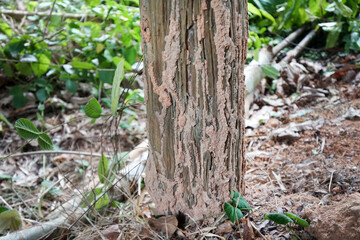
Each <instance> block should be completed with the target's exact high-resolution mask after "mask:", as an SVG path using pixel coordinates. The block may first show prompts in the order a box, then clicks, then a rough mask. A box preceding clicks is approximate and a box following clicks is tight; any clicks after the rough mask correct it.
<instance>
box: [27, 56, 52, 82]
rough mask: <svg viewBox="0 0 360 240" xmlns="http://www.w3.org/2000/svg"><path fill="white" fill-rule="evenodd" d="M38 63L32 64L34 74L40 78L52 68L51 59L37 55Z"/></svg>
mask: <svg viewBox="0 0 360 240" xmlns="http://www.w3.org/2000/svg"><path fill="white" fill-rule="evenodd" d="M36 57H37V58H38V62H36V63H31V68H32V70H33V72H34V73H35V74H36V75H37V76H38V77H40V76H42V75H44V74H45V73H46V72H47V70H48V69H49V67H50V59H49V58H48V57H47V56H46V55H45V54H42V53H40V54H37V55H36Z"/></svg>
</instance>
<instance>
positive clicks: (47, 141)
mask: <svg viewBox="0 0 360 240" xmlns="http://www.w3.org/2000/svg"><path fill="white" fill-rule="evenodd" d="M37 141H38V143H39V146H40V147H41V149H43V150H53V148H54V145H53V143H52V141H51V138H50V137H49V135H47V134H46V133H41V134H40V135H39V138H38V140H37Z"/></svg>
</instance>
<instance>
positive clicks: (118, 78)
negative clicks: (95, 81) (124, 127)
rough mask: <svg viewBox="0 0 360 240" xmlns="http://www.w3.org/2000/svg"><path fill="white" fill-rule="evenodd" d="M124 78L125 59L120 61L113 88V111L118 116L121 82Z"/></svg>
mask: <svg viewBox="0 0 360 240" xmlns="http://www.w3.org/2000/svg"><path fill="white" fill-rule="evenodd" d="M123 78H124V61H120V62H119V64H118V65H117V67H116V70H115V76H114V80H113V85H112V89H111V112H112V114H113V116H116V112H117V107H118V104H119V98H120V90H121V89H120V83H121V81H122V80H123Z"/></svg>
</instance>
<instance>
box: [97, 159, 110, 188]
mask: <svg viewBox="0 0 360 240" xmlns="http://www.w3.org/2000/svg"><path fill="white" fill-rule="evenodd" d="M108 166H109V161H108V160H107V158H106V157H105V156H104V154H101V157H100V161H99V166H98V176H99V179H100V182H101V183H105V182H106V179H107V177H108V176H107V175H108Z"/></svg>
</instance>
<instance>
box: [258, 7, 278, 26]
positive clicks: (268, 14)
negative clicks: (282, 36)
mask: <svg viewBox="0 0 360 240" xmlns="http://www.w3.org/2000/svg"><path fill="white" fill-rule="evenodd" d="M259 11H260V12H261V15H263V16H264V17H265V18H267V19H269V20H270V21H271V22H272V25H273V26H276V20H275V18H274V17H273V16H271V14H270V13H268V12H267V11H265V10H262V9H259Z"/></svg>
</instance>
